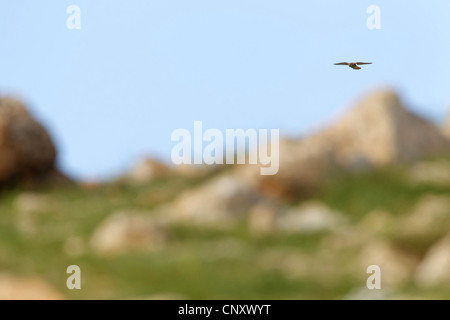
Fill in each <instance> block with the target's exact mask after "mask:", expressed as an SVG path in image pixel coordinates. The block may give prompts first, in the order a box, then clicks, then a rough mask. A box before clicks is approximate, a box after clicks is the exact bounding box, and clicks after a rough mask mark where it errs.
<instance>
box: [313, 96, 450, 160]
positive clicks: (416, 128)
mask: <svg viewBox="0 0 450 320" xmlns="http://www.w3.org/2000/svg"><path fill="white" fill-rule="evenodd" d="M310 139H311V140H316V141H311V142H312V143H315V144H317V145H322V149H324V150H332V152H333V154H334V157H335V158H336V160H337V162H338V163H339V164H340V165H342V166H343V167H352V166H353V165H354V164H355V163H358V162H361V160H360V159H362V161H363V162H365V163H367V164H370V165H371V166H374V167H379V166H384V165H389V164H393V163H404V162H410V161H414V160H417V159H421V158H424V157H429V156H436V155H442V154H449V151H450V141H449V140H448V139H447V138H445V137H444V136H443V135H442V134H441V133H440V132H439V130H438V129H437V128H436V127H435V126H434V125H433V124H431V123H429V122H428V121H426V120H425V119H423V118H421V117H419V116H417V115H415V114H413V113H412V112H410V111H408V110H406V109H405V108H404V107H403V106H402V103H401V101H400V99H399V97H398V96H397V95H396V94H395V93H394V92H392V91H388V90H383V91H377V92H374V93H373V94H371V95H369V96H368V97H365V98H364V99H363V100H362V101H360V102H359V103H357V105H356V106H355V107H354V108H353V109H351V110H350V112H349V113H348V114H347V115H345V116H344V117H343V118H342V119H341V120H339V121H338V122H337V123H336V124H334V125H332V126H331V127H329V128H327V129H325V130H323V131H322V132H319V133H318V134H317V135H315V136H313V137H311V138H310Z"/></svg>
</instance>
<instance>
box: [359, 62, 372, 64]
mask: <svg viewBox="0 0 450 320" xmlns="http://www.w3.org/2000/svg"><path fill="white" fill-rule="evenodd" d="M355 63H356V64H357V65H362V64H372V62H355Z"/></svg>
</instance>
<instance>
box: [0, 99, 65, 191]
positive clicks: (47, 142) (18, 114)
mask: <svg viewBox="0 0 450 320" xmlns="http://www.w3.org/2000/svg"><path fill="white" fill-rule="evenodd" d="M0 155H1V156H0V185H5V184H8V183H11V182H13V181H17V180H24V181H42V180H46V179H56V178H57V179H61V180H63V177H62V175H60V174H59V173H58V172H57V170H56V169H55V160H56V150H55V146H54V144H53V142H52V139H51V138H50V136H49V134H48V133H47V131H46V130H45V129H44V127H43V126H42V125H40V124H39V123H38V122H37V121H36V120H35V119H33V117H32V116H31V115H30V113H28V111H27V109H26V108H25V106H24V105H22V103H20V102H19V101H17V100H14V99H10V98H0Z"/></svg>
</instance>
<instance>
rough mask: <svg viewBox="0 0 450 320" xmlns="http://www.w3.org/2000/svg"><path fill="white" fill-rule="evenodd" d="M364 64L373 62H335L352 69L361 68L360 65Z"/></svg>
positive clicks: (337, 64)
mask: <svg viewBox="0 0 450 320" xmlns="http://www.w3.org/2000/svg"><path fill="white" fill-rule="evenodd" d="M362 64H372V62H339V63H335V64H334V65H335V66H349V67H350V68H352V69H355V70H359V69H361V68H360V67H358V66H360V65H362Z"/></svg>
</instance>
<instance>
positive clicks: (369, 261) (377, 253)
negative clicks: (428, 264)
mask: <svg viewBox="0 0 450 320" xmlns="http://www.w3.org/2000/svg"><path fill="white" fill-rule="evenodd" d="M418 262H419V260H418V258H417V257H416V256H414V255H411V254H409V253H407V252H405V251H403V250H400V249H399V248H397V247H395V246H393V245H392V244H390V243H388V242H386V241H384V240H373V241H371V242H369V244H368V245H366V246H364V247H363V248H362V251H361V252H360V253H359V254H358V256H357V257H356V259H355V260H354V265H353V267H352V269H351V270H353V271H352V272H353V274H354V275H357V278H360V279H361V280H364V279H365V280H367V278H368V277H369V276H370V275H369V274H367V273H366V271H367V267H369V266H371V265H376V266H379V267H380V270H381V288H382V289H383V288H389V289H393V288H395V287H397V286H400V285H403V284H405V283H407V282H409V281H410V280H411V279H412V275H413V272H414V269H415V267H416V266H417V264H418Z"/></svg>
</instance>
